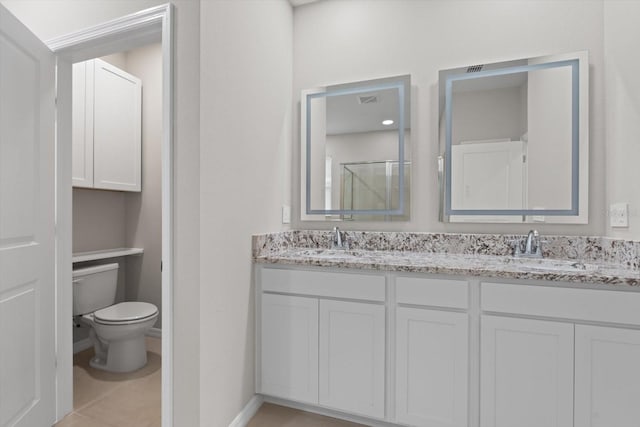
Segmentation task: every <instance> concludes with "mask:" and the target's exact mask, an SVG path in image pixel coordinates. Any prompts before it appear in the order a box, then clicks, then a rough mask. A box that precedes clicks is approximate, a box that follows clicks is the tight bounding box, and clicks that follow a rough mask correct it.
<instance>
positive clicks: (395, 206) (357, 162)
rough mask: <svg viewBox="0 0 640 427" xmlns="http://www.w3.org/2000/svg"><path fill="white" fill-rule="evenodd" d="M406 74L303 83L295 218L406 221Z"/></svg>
mask: <svg viewBox="0 0 640 427" xmlns="http://www.w3.org/2000/svg"><path fill="white" fill-rule="evenodd" d="M410 89H411V79H410V76H408V75H406V76H397V77H388V78H382V79H375V80H367V81H360V82H353V83H347V84H338V85H331V86H326V87H322V88H317V89H311V90H305V91H303V92H302V98H301V102H300V104H301V142H302V144H301V145H302V148H301V183H302V185H301V202H302V206H301V213H302V214H301V220H303V221H305V220H307V221H308V220H313V221H318V220H320V221H326V220H329V221H354V220H360V221H407V220H408V219H409V211H410V209H409V205H410V185H409V182H410V179H409V176H410V168H411V161H410V159H409V155H408V153H409V149H408V146H409V140H410V128H411V124H410V112H409V109H410Z"/></svg>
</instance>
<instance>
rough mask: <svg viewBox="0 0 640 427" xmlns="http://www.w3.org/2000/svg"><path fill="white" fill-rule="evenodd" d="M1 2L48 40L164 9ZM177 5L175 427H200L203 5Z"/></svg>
mask: <svg viewBox="0 0 640 427" xmlns="http://www.w3.org/2000/svg"><path fill="white" fill-rule="evenodd" d="M0 2H1V3H2V4H3V6H5V7H6V8H7V9H9V10H10V11H11V12H12V13H13V14H15V15H16V16H17V17H18V18H19V19H20V20H21V21H22V22H23V23H25V24H26V25H27V26H28V27H29V28H30V29H31V31H33V32H34V33H35V34H36V35H37V36H38V37H40V38H41V39H43V40H46V39H50V38H53V37H57V36H60V35H64V34H67V33H70V32H73V31H76V30H79V29H82V28H86V27H90V26H93V25H96V24H99V23H102V22H105V21H108V20H110V19H114V18H118V17H120V16H123V15H126V14H129V13H133V12H136V11H139V10H142V9H145V8H148V7H151V6H155V5H158V4H163V3H165V1H163V0H127V1H113V0H92V1H84V2H81V1H76V0H0ZM172 3H173V4H174V7H175V22H174V31H175V32H174V46H175V61H174V64H173V66H174V73H175V74H174V76H175V77H174V95H175V112H174V188H175V194H174V199H175V206H174V247H173V250H174V261H175V264H174V281H175V286H174V291H173V297H174V322H173V333H174V334H173V335H174V349H175V351H174V378H173V393H174V407H173V413H174V425H175V426H198V425H200V409H199V408H200V399H199V395H198V390H199V384H200V377H199V370H200V363H199V361H200V352H199V349H200V335H199V334H200V312H199V299H200V267H199V265H200V257H199V242H200V231H199V227H200V222H199V218H200V201H199V188H200V170H199V166H200V164H199V160H198V159H199V154H200V125H199V123H200V115H199V109H200V3H199V2H198V1H193V0H172ZM246 238H247V239H248V237H246ZM203 425H212V424H207V423H203Z"/></svg>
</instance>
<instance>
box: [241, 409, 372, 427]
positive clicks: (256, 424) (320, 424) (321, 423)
mask: <svg viewBox="0 0 640 427" xmlns="http://www.w3.org/2000/svg"><path fill="white" fill-rule="evenodd" d="M247 427H363V425H362V424H356V423H352V422H349V421H343V420H339V419H336V418H330V417H325V416H322V415H318V414H313V413H310V412H304V411H298V410H296V409H291V408H286V407H284V406H279V405H273V404H271V403H265V404H263V405H262V407H261V408H260V410H259V411H258V413H257V414H256V415H255V416H254V417H253V418H252V419H251V421H249V424H247Z"/></svg>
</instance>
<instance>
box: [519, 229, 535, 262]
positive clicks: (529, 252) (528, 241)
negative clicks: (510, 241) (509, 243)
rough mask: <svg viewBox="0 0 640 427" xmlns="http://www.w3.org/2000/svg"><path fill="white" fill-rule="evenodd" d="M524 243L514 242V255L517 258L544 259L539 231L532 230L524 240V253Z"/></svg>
mask: <svg viewBox="0 0 640 427" xmlns="http://www.w3.org/2000/svg"><path fill="white" fill-rule="evenodd" d="M521 242H522V241H520V240H516V241H515V242H514V248H513V255H514V256H516V257H527V258H542V242H541V240H540V233H538V230H530V231H529V233H528V234H527V237H526V238H525V239H524V251H523V250H522V243H521Z"/></svg>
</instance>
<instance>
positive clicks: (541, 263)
mask: <svg viewBox="0 0 640 427" xmlns="http://www.w3.org/2000/svg"><path fill="white" fill-rule="evenodd" d="M505 263H507V264H511V265H514V266H518V267H519V268H522V269H523V270H535V271H540V270H542V271H570V272H593V271H597V270H598V266H597V265H596V264H590V263H584V262H578V261H573V260H561V259H548V258H507V259H506V260H505Z"/></svg>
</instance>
